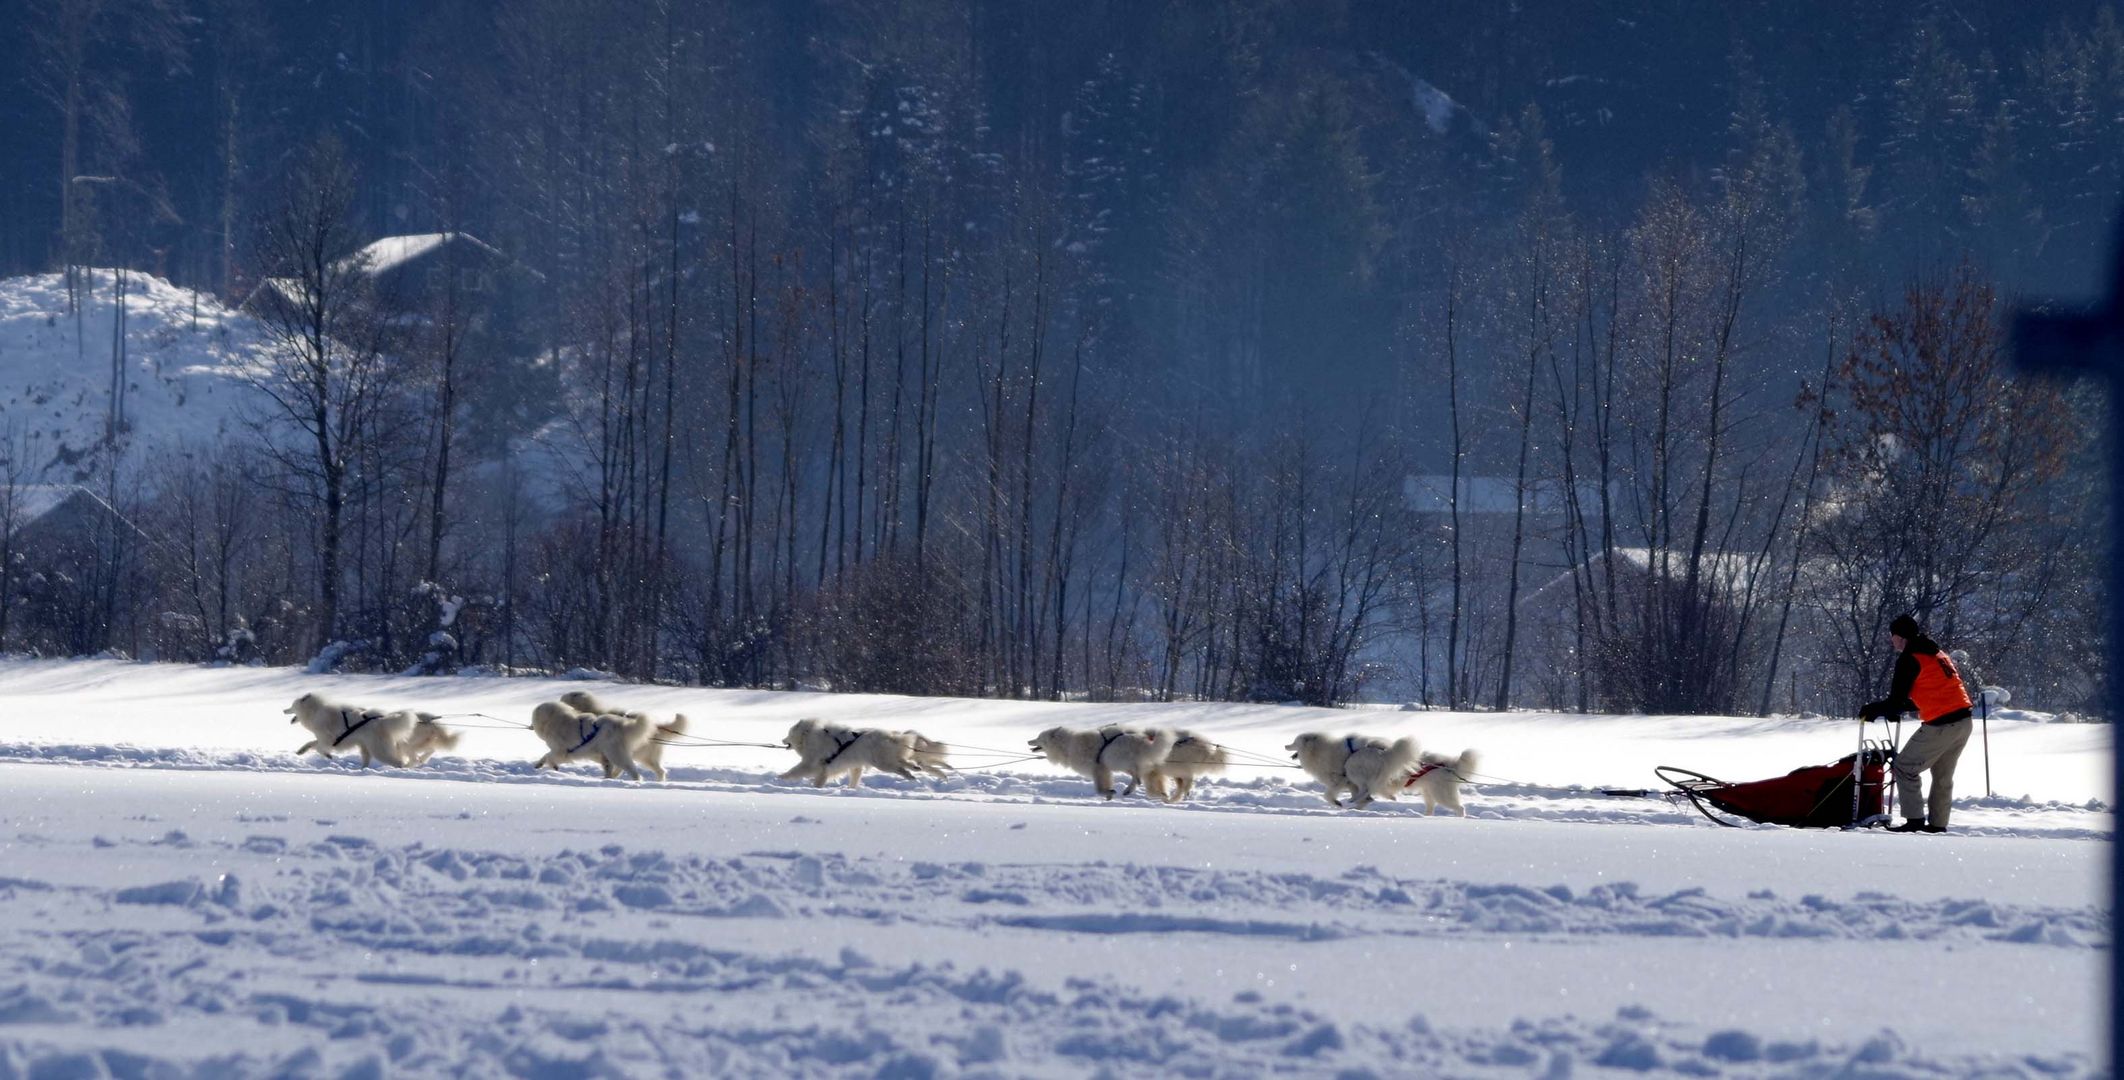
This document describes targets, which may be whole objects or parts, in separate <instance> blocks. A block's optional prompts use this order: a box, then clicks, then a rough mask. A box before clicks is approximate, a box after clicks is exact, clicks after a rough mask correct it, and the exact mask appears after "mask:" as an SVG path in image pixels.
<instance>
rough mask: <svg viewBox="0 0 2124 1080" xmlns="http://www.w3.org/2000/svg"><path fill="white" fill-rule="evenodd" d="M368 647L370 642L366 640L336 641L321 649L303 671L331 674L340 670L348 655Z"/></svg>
mask: <svg viewBox="0 0 2124 1080" xmlns="http://www.w3.org/2000/svg"><path fill="white" fill-rule="evenodd" d="M368 647H369V643H368V642H366V641H335V642H333V643H331V644H330V645H327V646H325V647H324V648H322V649H319V650H318V651H317V655H316V656H314V657H311V658H310V662H309V664H307V665H305V666H304V667H303V671H304V673H306V674H310V675H330V674H331V673H333V672H335V671H338V670H339V665H341V664H343V663H345V662H346V659H347V657H349V656H352V655H354V654H355V653H358V652H362V651H364V650H366V649H367V648H368Z"/></svg>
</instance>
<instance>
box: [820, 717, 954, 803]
mask: <svg viewBox="0 0 2124 1080" xmlns="http://www.w3.org/2000/svg"><path fill="white" fill-rule="evenodd" d="M782 744H783V745H784V746H787V747H789V748H790V749H791V750H794V751H796V752H797V763H796V764H795V765H794V766H792V767H791V768H790V769H789V771H787V772H784V773H783V774H782V779H784V780H803V779H809V780H810V781H811V786H812V787H825V786H826V781H828V780H831V779H833V778H835V777H837V776H846V777H848V786H849V787H862V786H863V770H864V769H875V770H877V771H878V772H888V773H891V774H893V775H894V776H898V777H902V778H904V779H908V780H913V779H916V778H917V777H916V774H917V773H918V772H933V773H935V774H937V775H940V776H941V775H943V773H945V772H947V771H949V769H950V766H949V765H947V764H945V760H944V745H943V744H942V743H939V742H935V741H933V740H931V739H927V738H924V737H922V736H921V735H919V734H916V733H915V732H912V731H886V730H884V729H882V728H850V727H842V726H841V725H839V724H829V723H826V722H824V721H821V720H811V719H805V720H799V721H797V722H796V723H795V724H793V725H791V726H790V728H789V734H788V736H786V737H785V738H783V740H782Z"/></svg>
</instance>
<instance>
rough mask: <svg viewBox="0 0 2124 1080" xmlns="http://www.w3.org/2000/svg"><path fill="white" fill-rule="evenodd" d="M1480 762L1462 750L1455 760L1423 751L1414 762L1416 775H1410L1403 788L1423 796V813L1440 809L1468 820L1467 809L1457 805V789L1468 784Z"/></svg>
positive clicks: (1458, 799) (1458, 802) (1478, 757)
mask: <svg viewBox="0 0 2124 1080" xmlns="http://www.w3.org/2000/svg"><path fill="white" fill-rule="evenodd" d="M1481 760H1482V759H1481V757H1480V756H1479V755H1477V754H1476V753H1475V751H1473V750H1462V751H1461V752H1460V756H1459V757H1457V758H1451V757H1447V756H1445V755H1444V754H1436V753H1432V752H1431V751H1429V750H1426V751H1424V752H1423V756H1422V757H1419V758H1417V759H1416V761H1417V764H1416V771H1415V772H1414V773H1411V774H1410V775H1409V779H1408V783H1407V785H1406V786H1407V788H1408V790H1411V791H1414V792H1417V793H1419V794H1421V795H1422V796H1423V812H1424V813H1426V814H1432V813H1436V812H1437V811H1438V808H1439V807H1441V806H1443V807H1445V808H1446V809H1448V810H1451V811H1452V812H1454V813H1456V814H1459V815H1460V816H1461V817H1467V816H1468V809H1467V807H1465V806H1462V805H1460V785H1462V784H1464V783H1467V781H1468V777H1469V776H1471V775H1473V774H1474V772H1475V770H1476V769H1477V768H1479V767H1480V766H1479V762H1480V761H1481Z"/></svg>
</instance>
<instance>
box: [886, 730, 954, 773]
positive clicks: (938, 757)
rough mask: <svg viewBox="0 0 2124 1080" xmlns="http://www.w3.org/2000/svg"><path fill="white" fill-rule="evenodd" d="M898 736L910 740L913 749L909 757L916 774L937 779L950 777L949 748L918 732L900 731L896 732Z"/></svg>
mask: <svg viewBox="0 0 2124 1080" xmlns="http://www.w3.org/2000/svg"><path fill="white" fill-rule="evenodd" d="M898 734H901V735H905V736H907V738H908V739H909V740H910V745H912V746H913V747H914V750H913V752H912V753H911V755H910V757H911V758H912V760H913V761H914V767H915V771H916V772H923V773H928V774H929V775H931V776H937V777H944V776H950V775H951V774H952V772H953V770H952V767H951V748H950V747H949V746H947V745H945V744H944V743H940V742H938V741H937V740H935V739H932V738H930V737H929V736H927V735H924V734H922V733H921V732H919V731H902V732H898Z"/></svg>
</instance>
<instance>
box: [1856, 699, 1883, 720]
mask: <svg viewBox="0 0 2124 1080" xmlns="http://www.w3.org/2000/svg"><path fill="white" fill-rule="evenodd" d="M1887 715H1888V705H1887V703H1886V702H1882V701H1869V702H1867V703H1865V704H1864V705H1861V706H1859V722H1860V723H1865V722H1867V721H1869V720H1881V719H1885V718H1886V717H1887Z"/></svg>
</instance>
